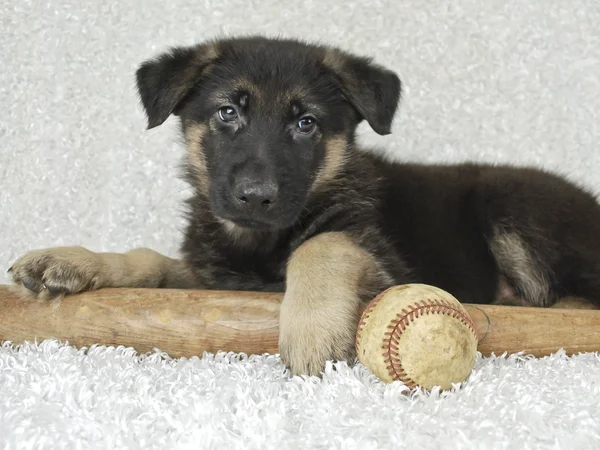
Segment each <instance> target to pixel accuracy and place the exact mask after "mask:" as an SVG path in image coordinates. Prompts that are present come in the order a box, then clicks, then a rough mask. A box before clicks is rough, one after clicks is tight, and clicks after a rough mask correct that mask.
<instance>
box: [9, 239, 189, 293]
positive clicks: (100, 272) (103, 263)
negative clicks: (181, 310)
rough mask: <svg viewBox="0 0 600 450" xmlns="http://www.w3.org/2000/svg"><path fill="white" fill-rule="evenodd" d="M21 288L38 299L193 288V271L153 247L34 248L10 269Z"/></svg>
mask: <svg viewBox="0 0 600 450" xmlns="http://www.w3.org/2000/svg"><path fill="white" fill-rule="evenodd" d="M9 272H10V273H11V274H12V277H13V281H14V282H15V283H16V285H17V287H18V288H19V289H18V290H19V291H20V292H21V293H23V294H25V295H27V296H31V295H34V296H36V297H38V298H51V297H54V296H57V295H62V294H70V293H76V292H81V291H86V290H94V289H100V288H103V287H144V288H155V287H164V288H169V287H172V288H185V287H193V286H194V279H193V276H192V273H191V271H190V270H189V268H188V267H187V265H186V264H184V263H183V261H180V260H176V259H172V258H169V257H167V256H164V255H161V254H160V253H157V252H155V251H153V250H150V249H146V248H138V249H135V250H132V251H130V252H128V253H94V252H91V251H90V250H87V249H85V248H83V247H56V248H49V249H44V250H34V251H31V252H28V253H26V254H25V255H24V256H22V257H21V258H19V259H18V260H17V261H16V262H15V263H14V264H13V266H12V267H11V268H10V269H9Z"/></svg>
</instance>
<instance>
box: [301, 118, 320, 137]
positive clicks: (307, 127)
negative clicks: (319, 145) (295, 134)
mask: <svg viewBox="0 0 600 450" xmlns="http://www.w3.org/2000/svg"><path fill="white" fill-rule="evenodd" d="M316 126H317V120H316V119H315V118H314V117H312V116H304V117H302V118H301V119H300V120H299V121H298V131H300V132H301V133H305V134H308V133H310V132H312V131H313V130H314V129H315V127H316Z"/></svg>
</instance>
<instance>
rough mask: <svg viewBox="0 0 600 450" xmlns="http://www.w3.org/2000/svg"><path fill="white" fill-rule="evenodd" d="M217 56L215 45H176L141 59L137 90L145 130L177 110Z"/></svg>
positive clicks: (155, 125)
mask: <svg viewBox="0 0 600 450" xmlns="http://www.w3.org/2000/svg"><path fill="white" fill-rule="evenodd" d="M216 58H217V49H216V45H214V44H212V43H208V44H201V45H197V46H194V47H176V48H172V49H171V50H170V51H169V52H167V53H163V54H162V55H160V56H159V57H158V58H155V59H151V60H149V61H146V62H144V63H143V64H142V65H141V66H140V68H139V69H138V70H137V71H136V73H135V76H136V81H137V87H138V92H139V94H140V98H141V100H142V104H143V105H144V109H145V110H146V115H147V116H148V129H150V128H154V127H157V126H158V125H160V124H162V123H163V122H164V121H165V120H167V118H168V117H169V116H170V115H171V114H173V113H175V112H176V110H177V107H178V106H179V105H180V103H181V102H182V100H183V99H184V98H185V97H186V96H187V94H188V93H189V92H190V90H191V89H192V88H193V87H194V85H195V84H196V83H198V82H199V80H200V78H201V76H202V72H204V70H206V68H207V67H208V65H209V64H210V63H211V62H212V61H214V60H215V59H216Z"/></svg>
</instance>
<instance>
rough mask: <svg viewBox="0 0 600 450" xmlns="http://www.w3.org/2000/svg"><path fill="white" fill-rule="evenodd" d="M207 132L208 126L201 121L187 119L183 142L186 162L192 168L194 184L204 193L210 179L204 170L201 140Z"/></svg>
mask: <svg viewBox="0 0 600 450" xmlns="http://www.w3.org/2000/svg"><path fill="white" fill-rule="evenodd" d="M207 132H208V127H207V126H206V125H204V124H202V123H194V122H190V121H188V123H187V124H186V128H185V143H186V148H187V153H188V162H189V164H190V167H191V168H192V170H193V173H194V178H195V180H196V183H197V184H196V186H197V187H198V188H199V189H200V190H201V191H202V192H204V193H207V192H208V189H209V187H210V179H209V176H208V172H207V170H206V158H205V156H204V149H203V147H202V140H203V139H204V136H206V134H207Z"/></svg>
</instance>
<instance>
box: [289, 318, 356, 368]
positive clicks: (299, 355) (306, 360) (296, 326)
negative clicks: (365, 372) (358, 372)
mask: <svg viewBox="0 0 600 450" xmlns="http://www.w3.org/2000/svg"><path fill="white" fill-rule="evenodd" d="M321 312H322V311H321ZM280 321H281V328H280V334H279V353H280V356H281V360H282V362H283V364H285V365H286V366H287V367H288V368H289V370H290V373H291V374H292V375H314V376H320V375H321V373H322V372H323V370H324V368H325V363H326V362H327V361H347V362H348V363H350V364H351V363H352V362H353V361H354V358H355V349H354V338H355V330H356V326H355V320H354V318H351V317H346V318H343V317H335V316H333V315H327V314H325V315H321V314H319V311H313V312H311V311H304V314H295V313H290V312H287V311H286V310H285V308H283V310H282V315H281V319H280Z"/></svg>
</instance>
